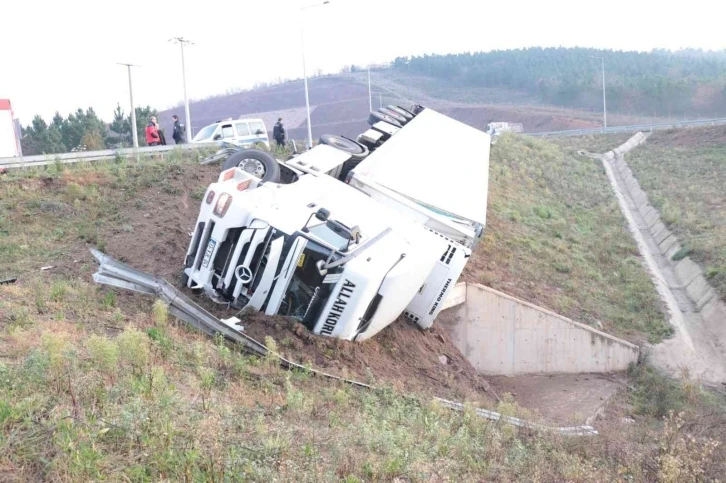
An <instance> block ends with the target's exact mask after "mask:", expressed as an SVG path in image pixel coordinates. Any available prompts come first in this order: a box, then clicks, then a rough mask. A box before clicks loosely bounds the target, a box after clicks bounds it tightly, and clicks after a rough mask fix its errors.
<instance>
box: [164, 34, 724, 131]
mask: <svg viewBox="0 0 726 483" xmlns="http://www.w3.org/2000/svg"><path fill="white" fill-rule="evenodd" d="M590 56H602V57H604V58H605V66H606V76H607V78H606V85H607V96H608V124H609V125H611V126H614V125H618V124H620V125H622V124H633V123H642V122H653V121H654V120H657V121H661V120H663V119H667V118H669V117H671V118H679V119H681V118H683V117H684V116H685V117H687V118H689V119H694V118H696V117H701V118H703V117H708V116H714V117H715V116H716V115H720V116H726V54H725V53H723V52H717V53H714V52H707V53H704V52H700V51H680V52H675V53H674V52H666V51H654V52H650V53H638V52H616V51H603V50H594V49H581V48H574V49H565V48H553V49H542V48H532V49H521V50H510V51H494V52H489V53H474V54H458V55H444V56H438V55H437V56H422V57H412V58H398V59H395V61H394V62H392V64H391V65H390V66H388V67H387V68H379V69H376V70H375V71H374V72H373V73H372V84H373V92H374V96H373V97H374V102H373V107H374V109H375V108H377V107H378V106H379V105H380V104H381V103H382V104H383V105H386V104H398V105H405V106H410V105H411V104H413V103H421V104H424V105H428V106H431V107H434V108H436V109H438V110H440V111H442V112H444V113H446V114H448V115H450V116H452V117H455V118H457V119H459V120H461V121H463V122H466V123H468V124H470V125H472V126H474V127H476V128H479V129H483V128H485V126H486V124H487V123H489V122H491V121H512V122H522V123H523V124H524V127H525V131H530V132H534V131H549V130H563V129H576V128H592V127H599V126H601V125H602V114H601V110H602V91H601V77H600V75H601V73H600V72H601V71H600V62H599V61H598V60H596V59H593V58H591V57H590ZM349 70H351V69H349ZM309 92H310V104H311V119H312V124H313V129H312V130H313V137H314V138H318V137H319V136H320V135H321V134H325V133H334V134H341V135H345V136H349V137H354V136H356V135H357V134H359V133H360V132H362V131H363V130H365V129H366V126H367V124H366V118H367V115H368V87H367V76H366V74H365V72H363V71H362V70H361V69H360V68H358V69H356V68H353V69H352V72H346V73H342V74H339V75H328V76H321V77H314V78H311V79H309ZM719 112H720V114H719ZM172 113H177V114H179V115H180V117H181V118H182V119H183V117H184V116H183V113H184V109H183V107H177V108H174V109H169V110H166V111H163V112H161V113H160V116H161V122H162V125H163V126H164V127H166V128H167V132H170V129H171V121H170V118H171V114H172ZM191 116H192V124H193V127H194V132H197V131H198V130H199V129H201V128H202V127H204V126H206V125H208V124H211V123H213V122H215V121H217V120H219V119H224V118H228V117H232V118H238V117H240V116H254V117H261V118H262V119H263V120H264V121H265V123H266V124H267V128H268V129H269V130H271V129H272V126H273V125H274V123H275V122H276V120H277V118H278V117H282V118H283V119H284V120H285V123H286V126H287V128H288V131H289V133H290V136H291V137H292V138H294V139H305V138H306V137H307V128H306V113H305V95H304V90H303V83H302V81H301V80H297V81H290V82H286V83H283V84H280V85H276V86H272V87H265V88H260V89H255V90H250V91H245V92H239V93H235V94H229V95H220V96H216V97H211V98H208V99H204V100H199V101H194V102H192V103H191ZM654 118H660V119H654Z"/></svg>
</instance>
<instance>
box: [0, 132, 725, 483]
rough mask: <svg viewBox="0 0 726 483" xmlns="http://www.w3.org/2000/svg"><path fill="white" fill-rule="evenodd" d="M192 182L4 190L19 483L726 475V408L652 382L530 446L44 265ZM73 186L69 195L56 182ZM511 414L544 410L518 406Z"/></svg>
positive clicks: (89, 173)
mask: <svg viewBox="0 0 726 483" xmlns="http://www.w3.org/2000/svg"><path fill="white" fill-rule="evenodd" d="M502 147H505V146H500V147H499V148H497V150H499V149H500V148H502ZM530 149H533V150H535V151H537V150H544V151H546V152H549V150H551V149H552V148H550V147H548V146H543V145H542V146H537V145H535V146H534V147H530ZM500 152H502V151H500ZM503 152H505V153H506V150H504V151H503ZM529 155H532V153H531V152H530V153H529ZM513 159H514V158H512V160H513ZM517 165H520V166H519V168H517V170H519V169H525V168H524V166H526V165H527V163H526V162H522V161H518V162H517ZM495 166H496V164H495ZM509 166H510V167H509V168H508V169H510V170H512V172H514V164H509ZM500 167H501V166H500ZM589 169H593V168H589ZM186 170H199V168H198V167H197V166H193V165H189V164H188V163H187V162H186V161H185V160H180V161H179V162H177V163H174V164H173V165H172V166H160V165H153V164H152V165H147V166H143V167H135V166H126V165H125V164H123V163H122V164H120V165H111V166H102V167H98V168H94V167H87V168H86V167H82V168H80V169H74V170H70V171H69V170H66V171H61V170H56V169H54V168H51V169H50V170H49V171H41V172H36V173H30V174H29V177H22V178H21V179H8V177H7V176H6V178H5V179H4V180H0V214H2V216H3V221H2V223H3V225H2V229H3V230H5V231H4V234H3V235H0V241H2V251H0V255H1V256H2V259H0V266H3V267H5V269H6V270H8V271H9V272H12V273H13V274H17V275H18V276H19V277H20V280H19V282H18V283H17V284H15V285H3V286H0V328H1V331H0V341H1V342H0V347H1V349H0V479H2V480H3V481H29V480H32V481H37V480H41V479H43V480H49V481H89V480H98V479H100V478H101V477H104V478H105V479H106V480H107V481H129V480H130V481H159V480H166V481H223V480H224V481H272V480H277V481H293V480H294V481H348V482H355V481H390V480H392V479H394V478H396V477H403V478H406V479H408V480H410V481H476V480H481V479H485V480H513V479H519V480H527V481H537V480H539V481H562V480H569V481H614V480H617V479H622V480H623V481H625V480H628V481H632V480H636V481H639V480H644V479H649V480H653V479H654V478H655V477H665V476H672V477H673V479H672V481H677V480H679V479H680V480H683V479H684V478H685V479H686V480H693V478H692V477H691V476H692V475H694V474H695V473H696V472H698V471H705V472H706V473H705V475H711V476H714V475H721V474H723V472H724V471H725V470H726V469H725V468H724V462H725V461H726V457H724V453H723V451H722V449H717V450H716V452H714V453H713V454H712V455H711V453H710V451H712V450H711V449H710V448H711V446H710V444H711V443H710V441H712V440H713V438H719V437H722V435H719V434H718V428H719V427H723V424H724V421H725V420H726V419H724V418H726V416H724V413H723V411H722V409H720V406H719V403H718V401H715V400H714V398H713V397H711V396H709V395H707V394H704V393H702V392H701V391H700V390H699V389H698V388H695V387H693V386H688V385H682V384H679V383H675V382H669V381H667V380H664V379H662V378H659V377H658V376H657V375H654V374H652V373H651V372H650V371H647V370H641V371H640V373H637V372H636V373H633V374H632V379H631V380H630V382H629V384H630V385H631V386H632V387H634V388H635V391H634V392H632V393H627V394H624V395H622V396H621V397H620V399H619V401H618V404H617V405H616V406H615V410H614V412H613V414H610V415H608V416H607V417H608V422H607V424H605V423H603V424H602V436H601V437H599V438H598V439H586V440H582V439H579V438H577V439H571V438H557V437H553V436H549V435H541V434H540V435H538V434H528V433H526V432H519V431H515V430H513V429H512V428H510V427H507V426H499V425H496V424H489V423H486V422H485V421H483V420H480V419H478V418H475V417H473V416H472V414H471V413H470V412H466V413H464V414H456V413H451V412H449V411H446V410H442V409H440V408H438V407H437V406H436V405H433V404H431V403H430V401H429V400H427V399H426V398H423V397H417V396H415V395H414V396H413V397H411V396H404V395H402V394H399V393H397V392H395V391H393V390H390V389H386V390H384V391H382V392H378V393H374V392H367V391H361V390H353V389H351V388H348V387H344V386H339V385H336V384H333V383H329V382H326V381H321V380H316V379H311V378H309V377H307V376H306V375H304V374H288V373H283V372H279V371H278V370H277V369H275V368H274V361H264V360H257V359H253V358H248V357H245V356H243V355H241V354H238V353H236V352H235V351H234V350H233V349H230V348H228V347H226V346H224V345H222V344H220V343H219V342H218V341H216V342H215V341H210V340H208V339H207V338H205V337H202V336H200V335H198V334H195V333H191V332H189V331H188V330H186V329H185V327H184V326H177V325H176V324H175V323H173V322H172V321H170V320H168V319H167V317H166V315H165V314H166V311H165V310H164V308H163V306H159V305H156V306H154V307H152V306H151V304H150V303H146V302H145V303H142V304H140V305H139V303H138V300H136V299H138V297H137V298H135V301H136V303H131V298H130V297H129V296H128V295H127V294H126V293H124V292H118V293H117V292H114V291H112V290H109V289H108V288H107V287H102V286H97V285H94V284H93V283H92V282H90V281H89V278H88V274H89V273H90V270H91V267H77V265H81V264H82V262H81V263H79V264H70V265H68V264H64V263H63V262H60V263H59V264H58V263H57V264H56V269H53V270H51V271H48V272H40V271H38V267H39V266H41V265H42V264H44V263H43V262H47V261H48V260H52V261H54V262H58V261H60V260H62V259H66V258H68V256H72V255H73V254H74V253H75V252H74V250H75V248H74V246H75V245H76V244H77V243H79V242H82V241H89V242H93V243H98V244H103V243H104V240H103V236H102V235H103V233H107V232H106V231H105V229H106V228H108V226H109V225H112V226H116V224H118V225H119V229H122V230H124V229H128V227H125V226H124V223H125V222H124V219H125V217H126V216H127V215H128V211H129V210H140V209H143V210H146V209H149V207H148V206H143V207H141V206H136V204H134V203H130V204H129V205H128V206H129V208H128V209H127V210H125V211H126V212H124V210H119V209H118V208H117V207H116V204H115V203H111V202H109V199H110V198H112V197H113V196H128V198H129V199H130V200H131V201H133V200H134V199H140V198H138V196H137V194H135V193H141V192H143V189H144V187H148V186H149V185H155V186H159V187H160V189H163V190H166V191H167V192H170V193H176V192H177V190H178V189H179V188H178V187H177V185H176V184H175V183H176V181H175V177H176V176H177V175H178V173H179V172H180V171H186ZM526 171H527V170H526V169H525V172H526ZM11 176H12V177H15V176H18V175H17V174H15V173H12V174H11ZM498 176H499V178H500V180H501V179H502V176H503V175H501V174H500V175H498ZM58 177H61V178H62V179H63V181H64V182H65V185H64V188H63V189H61V190H57V189H49V188H47V187H46V185H48V184H49V183H53V181H48V179H51V180H52V179H54V178H58ZM535 185H536V183H535ZM533 186H534V185H533ZM522 188H525V187H522ZM120 189H124V190H126V191H124V192H123V193H124V194H119V193H116V194H113V193H112V190H115V191H120ZM517 192H518V190H516V189H511V191H503V192H501V193H500V194H499V195H497V196H495V197H494V199H495V200H498V201H497V203H498V204H500V205H501V206H502V207H510V208H511V207H515V209H518V210H520V209H522V208H521V206H522V205H518V204H516V203H514V202H511V203H510V202H509V201H507V198H508V197H509V196H511V195H514V194H516V193H517ZM504 193H507V197H504V196H503V195H504ZM191 194H192V195H194V194H195V193H194V192H193V193H191ZM552 196H554V195H552ZM192 197H193V196H192ZM546 200H547V206H548V207H549V209H551V210H556V209H557V205H556V204H555V203H554V202H553V201H552V199H550V198H546ZM516 207H519V208H516ZM530 208H531V207H530ZM499 210H500V208H493V209H492V212H493V215H492V216H493V218H494V219H496V216H497V215H496V213H498V212H499ZM522 211H524V210H522ZM542 213H544V212H542ZM525 216H526V214H525ZM523 218H524V217H523ZM538 218H539V216H538ZM539 219H540V220H543V221H542V222H541V223H548V221H547V220H556V218H539ZM532 221H537V220H532ZM528 223H529V222H528ZM539 223H540V222H539V221H537V224H535V225H534V226H533V227H529V228H527V229H532V228H537V227H538V226H539V225H538V224H539ZM522 226H524V227H527V226H528V225H526V224H524V223H522ZM540 228H542V227H540ZM492 231H493V230H492ZM525 231H526V230H525ZM504 233H508V232H503V234H504ZM543 233H547V231H546V230H545V231H544V232H543ZM488 237H489V239H491V237H492V235H491V234H490V235H488ZM507 240H508V241H509V242H510V243H511V241H512V239H511V238H508V239H507ZM507 240H504V241H505V242H506V241H507ZM523 242H525V244H526V240H523ZM517 243H519V242H517ZM502 244H504V243H503V242H502ZM13 247H14V248H13ZM533 248H536V245H533ZM518 250H521V251H524V250H525V248H524V246H522V247H520V248H518ZM84 251H85V250H84ZM483 253H484V254H486V252H483ZM537 253H538V257H546V256H550V255H552V254H554V253H556V252H553V251H551V250H544V251H539V252H537ZM481 254H482V252H480V253H479V254H477V256H480V255H481ZM553 263H554V260H553ZM544 265H546V264H543V266H544ZM511 266H512V267H513V268H516V267H515V266H514V265H511ZM515 273H516V271H515ZM517 276H519V274H517ZM513 278H514V277H513V276H512V277H510V279H513ZM558 293H560V292H559V291H557V290H555V291H553V295H552V297H553V300H555V298H554V297H556V294H558ZM497 409H499V410H500V411H502V412H504V413H507V414H519V415H522V416H525V417H527V416H528V415H527V414H526V412H523V411H520V410H518V409H517V408H516V405H514V404H513V403H511V402H510V401H505V402H504V403H502V404H500V405H499V407H498V408H497ZM671 409H673V410H685V411H686V413H685V415H684V418H685V422H686V423H687V426H684V428H685V429H682V430H681V433H678V434H673V433H671V432H668V430H667V428H665V429H664V427H663V426H662V424H661V423H659V422H658V419H657V418H660V417H662V416H663V415H665V414H667V412H668V411H669V410H671ZM621 416H632V417H633V418H635V419H636V421H637V424H629V425H622V424H620V423H619V422H618V421H619V418H620V417H621ZM690 434H692V435H694V436H695V437H696V440H694V441H691V440H690V439H689V437H688V435H690ZM652 441H657V442H658V443H660V444H661V445H662V448H663V449H660V446H659V445H654V444H651V442H652ZM613 448H617V449H616V450H613ZM702 451H703V452H704V453H701V452H702ZM702 454H703V455H705V457H704V458H703V459H701V455H702ZM658 458H660V459H658Z"/></svg>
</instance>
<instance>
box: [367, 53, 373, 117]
mask: <svg viewBox="0 0 726 483" xmlns="http://www.w3.org/2000/svg"><path fill="white" fill-rule="evenodd" d="M368 111H370V112H372V111H373V95H372V94H371V64H368Z"/></svg>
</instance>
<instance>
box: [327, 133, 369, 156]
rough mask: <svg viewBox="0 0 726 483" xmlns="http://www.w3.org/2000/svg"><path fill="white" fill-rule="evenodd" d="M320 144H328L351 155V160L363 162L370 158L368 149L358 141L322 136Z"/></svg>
mask: <svg viewBox="0 0 726 483" xmlns="http://www.w3.org/2000/svg"><path fill="white" fill-rule="evenodd" d="M319 142H320V144H327V145H328V146H332V147H334V148H336V149H340V150H341V151H345V152H346V153H350V159H353V160H356V161H361V160H363V158H365V157H366V156H368V148H366V147H365V146H363V145H362V144H361V143H359V142H357V141H353V140H352V139H348V138H346V137H344V136H336V135H335V134H323V135H322V136H320V141H319Z"/></svg>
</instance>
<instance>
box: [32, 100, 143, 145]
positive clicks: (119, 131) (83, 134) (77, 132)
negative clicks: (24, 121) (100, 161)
mask: <svg viewBox="0 0 726 483" xmlns="http://www.w3.org/2000/svg"><path fill="white" fill-rule="evenodd" d="M156 115H157V111H156V109H153V108H151V107H150V106H146V107H137V108H136V130H137V135H138V138H139V146H146V136H145V134H144V129H145V128H146V124H147V123H148V120H149V118H150V117H151V116H156ZM21 144H22V148H23V154H24V155H26V156H32V155H34V154H55V153H67V152H71V151H96V150H101V149H110V148H124V147H130V146H133V136H132V133H131V115H130V114H128V115H127V114H126V113H125V112H124V110H123V109H122V108H121V106H120V105H117V106H116V109H115V110H114V113H113V121H112V122H111V123H110V124H106V123H105V122H104V121H102V120H101V119H100V118H99V117H98V115H97V114H96V112H95V111H94V110H93V108H92V107H89V108H88V109H86V110H85V111H83V109H80V108H79V109H78V110H76V112H74V113H71V114H69V115H68V116H67V117H65V118H64V117H63V116H61V115H60V113H58V112H56V113H55V115H54V116H53V119H51V121H50V123H48V122H46V121H45V120H44V119H43V117H42V116H40V115H36V116H35V117H34V118H33V120H32V121H31V123H30V124H29V125H27V126H25V127H22V140H21Z"/></svg>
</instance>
